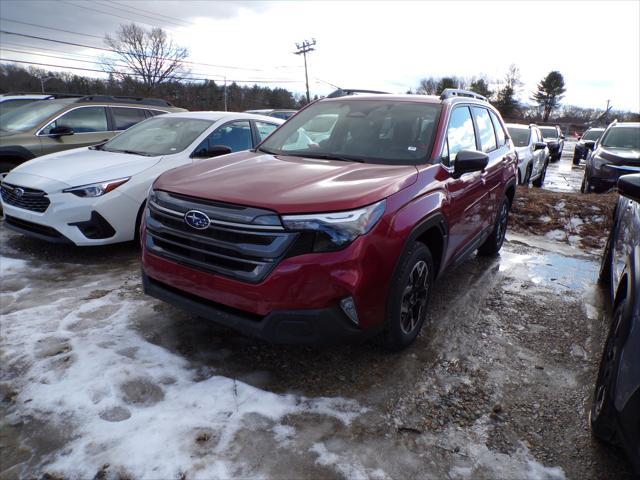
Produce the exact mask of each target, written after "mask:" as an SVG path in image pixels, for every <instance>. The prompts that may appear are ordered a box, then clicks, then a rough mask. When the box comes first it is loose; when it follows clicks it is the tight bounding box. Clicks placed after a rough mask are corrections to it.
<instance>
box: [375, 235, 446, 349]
mask: <svg viewBox="0 0 640 480" xmlns="http://www.w3.org/2000/svg"><path fill="white" fill-rule="evenodd" d="M434 277H435V271H434V266H433V258H432V257H431V252H430V251H429V248H428V247H427V246H426V245H424V244H423V243H420V242H416V243H414V244H413V245H412V246H411V247H410V248H409V250H408V251H407V252H405V253H404V254H403V256H402V258H401V260H400V264H399V267H398V269H397V272H396V273H395V275H394V278H393V281H392V282H391V288H390V297H389V303H388V305H387V322H386V325H385V329H384V332H383V333H382V344H383V346H384V347H385V348H386V349H387V350H389V351H392V352H398V351H400V350H403V349H405V348H407V347H408V346H409V345H411V344H412V343H413V342H414V341H415V339H416V337H417V336H418V333H420V330H421V329H422V325H423V324H424V320H425V317H426V313H427V308H428V306H429V297H430V295H431V286H432V285H433V279H434Z"/></svg>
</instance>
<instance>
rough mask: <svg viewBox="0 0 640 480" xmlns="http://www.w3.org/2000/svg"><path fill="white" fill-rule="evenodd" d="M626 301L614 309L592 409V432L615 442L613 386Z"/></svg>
mask: <svg viewBox="0 0 640 480" xmlns="http://www.w3.org/2000/svg"><path fill="white" fill-rule="evenodd" d="M626 303H627V302H626V300H622V301H621V302H620V303H619V304H618V306H617V307H616V309H615V311H614V312H613V321H612V322H611V328H610V329H609V335H608V336H607V341H606V342H605V345H604V349H603V351H602V358H601V360H600V367H599V369H598V378H597V380H596V386H595V389H594V393H593V402H592V403H591V411H590V412H589V423H590V424H591V433H593V436H594V437H596V438H597V439H599V440H602V441H605V442H608V443H615V442H616V431H615V427H614V421H615V417H614V416H615V407H614V404H613V401H614V400H613V399H614V393H615V392H614V391H613V390H614V388H615V385H616V380H617V372H618V367H619V365H620V356H621V353H622V346H623V345H624V342H625V331H624V330H625V322H624V316H623V313H624V309H625V306H626Z"/></svg>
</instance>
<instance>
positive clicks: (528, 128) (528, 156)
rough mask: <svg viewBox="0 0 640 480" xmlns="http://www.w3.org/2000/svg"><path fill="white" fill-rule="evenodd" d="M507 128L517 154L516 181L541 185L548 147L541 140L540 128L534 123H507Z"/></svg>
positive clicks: (536, 185) (523, 183)
mask: <svg viewBox="0 0 640 480" xmlns="http://www.w3.org/2000/svg"><path fill="white" fill-rule="evenodd" d="M507 130H508V132H509V136H510V137H511V140H512V141H513V145H514V147H515V149H516V155H517V156H518V183H519V184H520V185H529V182H531V181H533V185H534V186H535V187H541V186H542V184H543V183H544V178H545V176H546V175H547V166H548V165H549V149H548V148H547V144H546V143H545V142H543V141H542V133H541V132H540V129H539V128H538V127H537V126H536V125H534V124H531V125H520V124H516V123H508V124H507Z"/></svg>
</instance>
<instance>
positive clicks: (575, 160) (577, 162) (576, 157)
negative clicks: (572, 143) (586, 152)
mask: <svg viewBox="0 0 640 480" xmlns="http://www.w3.org/2000/svg"><path fill="white" fill-rule="evenodd" d="M573 164H574V165H580V155H577V154H576V152H573Z"/></svg>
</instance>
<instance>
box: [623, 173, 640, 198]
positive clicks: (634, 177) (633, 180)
mask: <svg viewBox="0 0 640 480" xmlns="http://www.w3.org/2000/svg"><path fill="white" fill-rule="evenodd" d="M618 193H620V195H622V196H624V197H627V198H630V199H631V200H634V201H636V202H640V174H638V173H634V174H631V175H623V176H622V177H620V178H619V179H618Z"/></svg>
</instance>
